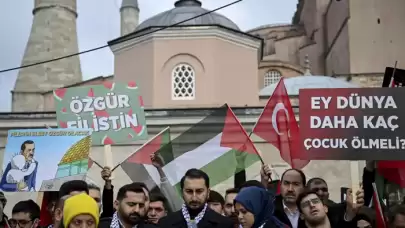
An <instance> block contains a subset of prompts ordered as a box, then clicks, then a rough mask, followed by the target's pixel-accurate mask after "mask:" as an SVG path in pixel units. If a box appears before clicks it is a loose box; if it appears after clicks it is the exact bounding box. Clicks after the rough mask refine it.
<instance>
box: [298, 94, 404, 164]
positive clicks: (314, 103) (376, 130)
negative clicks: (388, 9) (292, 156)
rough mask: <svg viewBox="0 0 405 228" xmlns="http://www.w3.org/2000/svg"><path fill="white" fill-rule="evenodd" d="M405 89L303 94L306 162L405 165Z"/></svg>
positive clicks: (303, 130)
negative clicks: (355, 161) (396, 163)
mask: <svg viewBox="0 0 405 228" xmlns="http://www.w3.org/2000/svg"><path fill="white" fill-rule="evenodd" d="M404 99H405V90H404V88H345V89H301V90H300V94H299V103H300V104H299V109H300V144H301V149H302V150H303V151H305V152H306V153H302V156H304V157H303V159H304V158H305V159H311V160H405V131H404V129H403V128H404V127H405V122H404V121H405V120H404V119H405V115H404V114H405V103H404Z"/></svg>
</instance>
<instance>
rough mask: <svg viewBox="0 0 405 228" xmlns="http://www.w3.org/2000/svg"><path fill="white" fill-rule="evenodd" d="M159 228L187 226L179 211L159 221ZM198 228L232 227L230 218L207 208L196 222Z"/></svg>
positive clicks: (183, 227)
mask: <svg viewBox="0 0 405 228" xmlns="http://www.w3.org/2000/svg"><path fill="white" fill-rule="evenodd" d="M159 227H160V228H187V223H186V220H184V218H183V214H182V212H181V211H176V212H173V213H171V214H169V215H167V216H166V217H164V218H161V219H160V221H159ZM198 228H234V223H233V221H232V220H231V219H230V218H227V217H224V216H222V215H220V214H218V213H216V212H215V211H213V210H211V209H209V208H207V210H206V211H205V215H204V217H203V218H202V219H201V221H200V222H199V223H198Z"/></svg>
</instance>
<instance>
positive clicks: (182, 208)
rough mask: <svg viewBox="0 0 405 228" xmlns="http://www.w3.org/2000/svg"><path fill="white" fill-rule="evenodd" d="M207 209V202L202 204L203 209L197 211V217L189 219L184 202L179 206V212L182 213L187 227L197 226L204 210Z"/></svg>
mask: <svg viewBox="0 0 405 228" xmlns="http://www.w3.org/2000/svg"><path fill="white" fill-rule="evenodd" d="M206 210H207V204H205V205H204V209H203V210H202V211H201V212H200V213H198V215H197V217H195V219H194V220H191V218H190V214H189V213H188V210H187V207H186V205H185V204H183V206H182V207H181V212H182V213H183V218H184V220H186V223H187V227H188V228H197V224H198V223H199V222H200V221H201V220H202V219H203V217H204V215H205V211H206Z"/></svg>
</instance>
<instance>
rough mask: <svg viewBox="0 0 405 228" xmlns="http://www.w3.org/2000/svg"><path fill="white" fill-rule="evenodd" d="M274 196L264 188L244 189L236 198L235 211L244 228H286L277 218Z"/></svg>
mask: <svg viewBox="0 0 405 228" xmlns="http://www.w3.org/2000/svg"><path fill="white" fill-rule="evenodd" d="M273 202H274V196H273V195H272V194H270V193H269V192H268V191H266V190H265V189H263V188H259V187H247V188H243V189H242V190H241V191H240V192H239V193H238V195H237V196H236V198H235V201H234V205H235V211H236V213H237V214H238V220H239V223H240V226H241V227H243V228H285V227H288V226H287V225H285V224H283V223H282V222H280V220H278V219H277V218H276V217H275V216H273V211H274V203H273Z"/></svg>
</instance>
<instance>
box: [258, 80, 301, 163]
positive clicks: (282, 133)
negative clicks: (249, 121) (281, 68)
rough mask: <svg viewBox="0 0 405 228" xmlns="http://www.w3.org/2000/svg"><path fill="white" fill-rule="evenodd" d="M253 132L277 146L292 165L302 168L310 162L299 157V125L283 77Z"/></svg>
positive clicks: (285, 159) (282, 155)
mask: <svg viewBox="0 0 405 228" xmlns="http://www.w3.org/2000/svg"><path fill="white" fill-rule="evenodd" d="M253 133H255V134H256V135H258V136H259V137H261V138H262V139H264V140H266V141H267V142H268V143H270V144H272V145H273V146H274V147H276V148H277V149H278V150H279V151H280V155H281V157H282V158H283V160H284V161H285V162H287V163H288V164H290V165H291V167H293V168H296V169H302V168H304V167H305V166H306V165H307V164H308V163H309V161H308V160H300V159H298V158H299V157H300V156H298V155H299V154H298V153H300V147H299V140H300V139H299V127H298V123H297V120H296V119H295V114H294V111H293V109H292V107H291V103H290V99H289V97H288V94H287V90H286V88H285V85H284V80H283V78H281V80H280V81H279V83H278V84H277V87H276V88H275V90H274V92H273V94H272V95H271V97H270V99H269V101H268V102H267V104H266V106H265V107H264V110H263V112H262V114H261V115H260V117H259V119H258V120H257V123H256V125H255V127H254V128H253Z"/></svg>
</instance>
